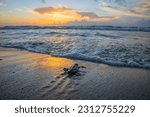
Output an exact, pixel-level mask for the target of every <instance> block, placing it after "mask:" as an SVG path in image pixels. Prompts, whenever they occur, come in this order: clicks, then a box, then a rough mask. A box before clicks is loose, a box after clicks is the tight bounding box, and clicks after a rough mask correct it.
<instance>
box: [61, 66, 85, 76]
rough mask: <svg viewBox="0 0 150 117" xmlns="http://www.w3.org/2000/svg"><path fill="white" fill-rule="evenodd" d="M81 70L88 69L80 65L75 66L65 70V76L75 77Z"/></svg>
mask: <svg viewBox="0 0 150 117" xmlns="http://www.w3.org/2000/svg"><path fill="white" fill-rule="evenodd" d="M80 68H86V67H84V66H79V65H78V64H74V65H72V66H71V67H70V68H64V74H69V75H74V74H76V73H78V72H79V69H80Z"/></svg>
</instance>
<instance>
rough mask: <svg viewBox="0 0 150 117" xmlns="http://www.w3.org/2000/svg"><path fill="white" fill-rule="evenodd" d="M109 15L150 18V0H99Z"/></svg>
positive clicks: (101, 6) (102, 8)
mask: <svg viewBox="0 0 150 117" xmlns="http://www.w3.org/2000/svg"><path fill="white" fill-rule="evenodd" d="M97 2H98V3H99V6H100V7H99V8H100V9H101V10H103V11H105V12H107V13H108V14H109V15H116V16H132V17H133V16H134V17H143V18H150V2H149V0H142V1H141V0H132V1H131V0H130V1H129V0H97Z"/></svg>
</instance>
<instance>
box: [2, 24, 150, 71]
mask: <svg viewBox="0 0 150 117" xmlns="http://www.w3.org/2000/svg"><path fill="white" fill-rule="evenodd" d="M149 33H150V28H137V27H28V26H25V27H0V46H2V47H14V48H22V49H26V50H30V51H33V52H40V53H46V54H50V55H53V56H59V57H66V58H72V59H82V60H87V61H93V62H98V63H105V64H109V65H114V66H127V67H140V68H147V69H150V37H149Z"/></svg>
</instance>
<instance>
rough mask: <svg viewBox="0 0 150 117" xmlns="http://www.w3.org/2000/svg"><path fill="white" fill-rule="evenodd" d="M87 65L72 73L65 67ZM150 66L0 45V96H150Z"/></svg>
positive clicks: (9, 97) (2, 97)
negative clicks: (117, 64) (111, 63)
mask: <svg viewBox="0 0 150 117" xmlns="http://www.w3.org/2000/svg"><path fill="white" fill-rule="evenodd" d="M75 63H78V64H79V65H81V66H85V67H86V68H82V69H80V73H79V74H77V75H73V76H68V75H63V74H62V72H63V68H68V67H70V66H71V65H73V64H75ZM149 76H150V70H146V69H139V68H127V67H113V66H108V65H104V64H97V63H92V62H87V61H79V60H70V59H66V58H57V57H52V56H50V55H46V54H39V53H33V52H28V51H24V50H19V49H12V48H0V99H1V100H6V99H12V100H18V99H19V100H20V99H23V100H24V99H29V100H30V99H39V100H41V99H42V100H43V99H48V100H51V99H53V100H54V99H55V100H58V99H60V100H62V99H71V100H72V99H81V100H83V99H86V100H87V99H89V100H91V99H92V100H94V99H98V100H99V99H100V100H101V99H102V100H103V99H104V100H105V99H113V100H116V99H119V100H124V99H128V100H132V99H134V100H137V99H143V100H144V99H150V85H149V84H150V77H149Z"/></svg>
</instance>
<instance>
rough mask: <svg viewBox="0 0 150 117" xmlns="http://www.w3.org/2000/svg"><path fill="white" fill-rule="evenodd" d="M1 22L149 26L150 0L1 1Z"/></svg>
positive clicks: (9, 23) (1, 23) (6, 23)
mask: <svg viewBox="0 0 150 117" xmlns="http://www.w3.org/2000/svg"><path fill="white" fill-rule="evenodd" d="M0 25H117V26H122V25H123V26H128V25H129V26H150V0H0Z"/></svg>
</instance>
